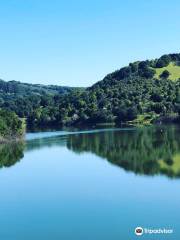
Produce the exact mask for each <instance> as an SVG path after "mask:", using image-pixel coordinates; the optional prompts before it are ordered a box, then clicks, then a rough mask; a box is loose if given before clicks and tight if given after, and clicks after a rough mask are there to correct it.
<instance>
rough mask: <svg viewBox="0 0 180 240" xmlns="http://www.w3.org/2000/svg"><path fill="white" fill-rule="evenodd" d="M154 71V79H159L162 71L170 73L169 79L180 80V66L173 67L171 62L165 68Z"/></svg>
mask: <svg viewBox="0 0 180 240" xmlns="http://www.w3.org/2000/svg"><path fill="white" fill-rule="evenodd" d="M154 70H155V71H156V74H155V77H156V78H158V79H159V78H160V75H161V73H162V72H163V71H164V70H168V71H169V73H170V76H169V79H170V80H173V81H176V80H177V79H179V78H180V66H177V65H175V64H174V63H173V62H171V63H170V64H169V65H168V66H167V67H163V68H154Z"/></svg>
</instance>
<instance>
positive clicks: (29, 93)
mask: <svg viewBox="0 0 180 240" xmlns="http://www.w3.org/2000/svg"><path fill="white" fill-rule="evenodd" d="M179 66H180V54H169V55H163V56H161V57H160V58H158V59H154V60H146V61H138V62H134V63H130V64H129V65H128V66H126V67H123V68H121V69H119V70H117V71H115V72H112V73H110V74H108V75H107V76H105V78H104V79H103V80H102V81H99V82H97V83H96V84H94V85H93V86H91V87H90V88H87V89H81V88H74V89H71V88H65V89H64V88H62V87H57V86H44V85H31V84H22V83H17V82H14V81H13V82H9V83H5V82H2V85H3V86H1V85H0V91H1V92H0V108H5V109H8V110H10V111H14V112H15V113H16V114H17V115H18V116H19V117H21V118H26V120H27V124H28V126H30V127H32V126H40V127H42V126H44V127H47V126H62V125H77V124H79V125H87V124H93V125H94V124H102V123H106V124H107V123H110V124H112V123H113V124H115V123H116V124H121V123H124V122H128V123H131V124H150V123H153V122H157V121H159V122H162V121H170V122H172V121H173V122H179V115H180V74H179V68H180V67H179Z"/></svg>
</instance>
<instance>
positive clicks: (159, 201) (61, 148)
mask: <svg viewBox="0 0 180 240" xmlns="http://www.w3.org/2000/svg"><path fill="white" fill-rule="evenodd" d="M179 136H180V128H179V127H178V126H173V125H172V126H171V125H170V126H156V127H144V128H122V129H116V128H114V129H90V130H86V131H82V130H81V131H77V130H76V131H75V130H74V131H73V130H72V131H56V132H55V131H52V132H37V133H36V132H35V133H28V134H27V135H26V141H25V142H21V143H13V144H10V145H1V146H0V167H1V168H0V183H1V194H0V239H2V240H25V239H26V240H29V239H31V240H32V239H33V240H36V239H38V240H41V239H42V240H46V239H48V240H49V239H50V240H54V239H55V240H56V239H60V240H71V239H72V240H101V239H102V240H106V239H107V240H123V239H127V240H128V239H137V238H139V237H138V236H136V235H135V234H134V229H135V228H136V227H138V226H141V227H142V228H151V229H159V228H166V229H173V234H161V235H160V236H158V235H155V234H144V235H143V236H142V239H176V240H177V239H180V211H179V210H180V137H179Z"/></svg>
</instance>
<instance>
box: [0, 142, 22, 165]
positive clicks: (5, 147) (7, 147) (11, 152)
mask: <svg viewBox="0 0 180 240" xmlns="http://www.w3.org/2000/svg"><path fill="white" fill-rule="evenodd" d="M24 148H25V144H24V142H13V143H9V144H0V168H2V167H10V166H12V165H14V164H15V163H16V162H18V161H20V160H21V159H22V158H23V156H24V153H23V151H24Z"/></svg>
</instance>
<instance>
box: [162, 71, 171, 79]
mask: <svg viewBox="0 0 180 240" xmlns="http://www.w3.org/2000/svg"><path fill="white" fill-rule="evenodd" d="M169 76H170V72H169V71H168V70H164V71H163V72H162V73H161V75H160V78H164V79H167V78H168V77H169Z"/></svg>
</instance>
